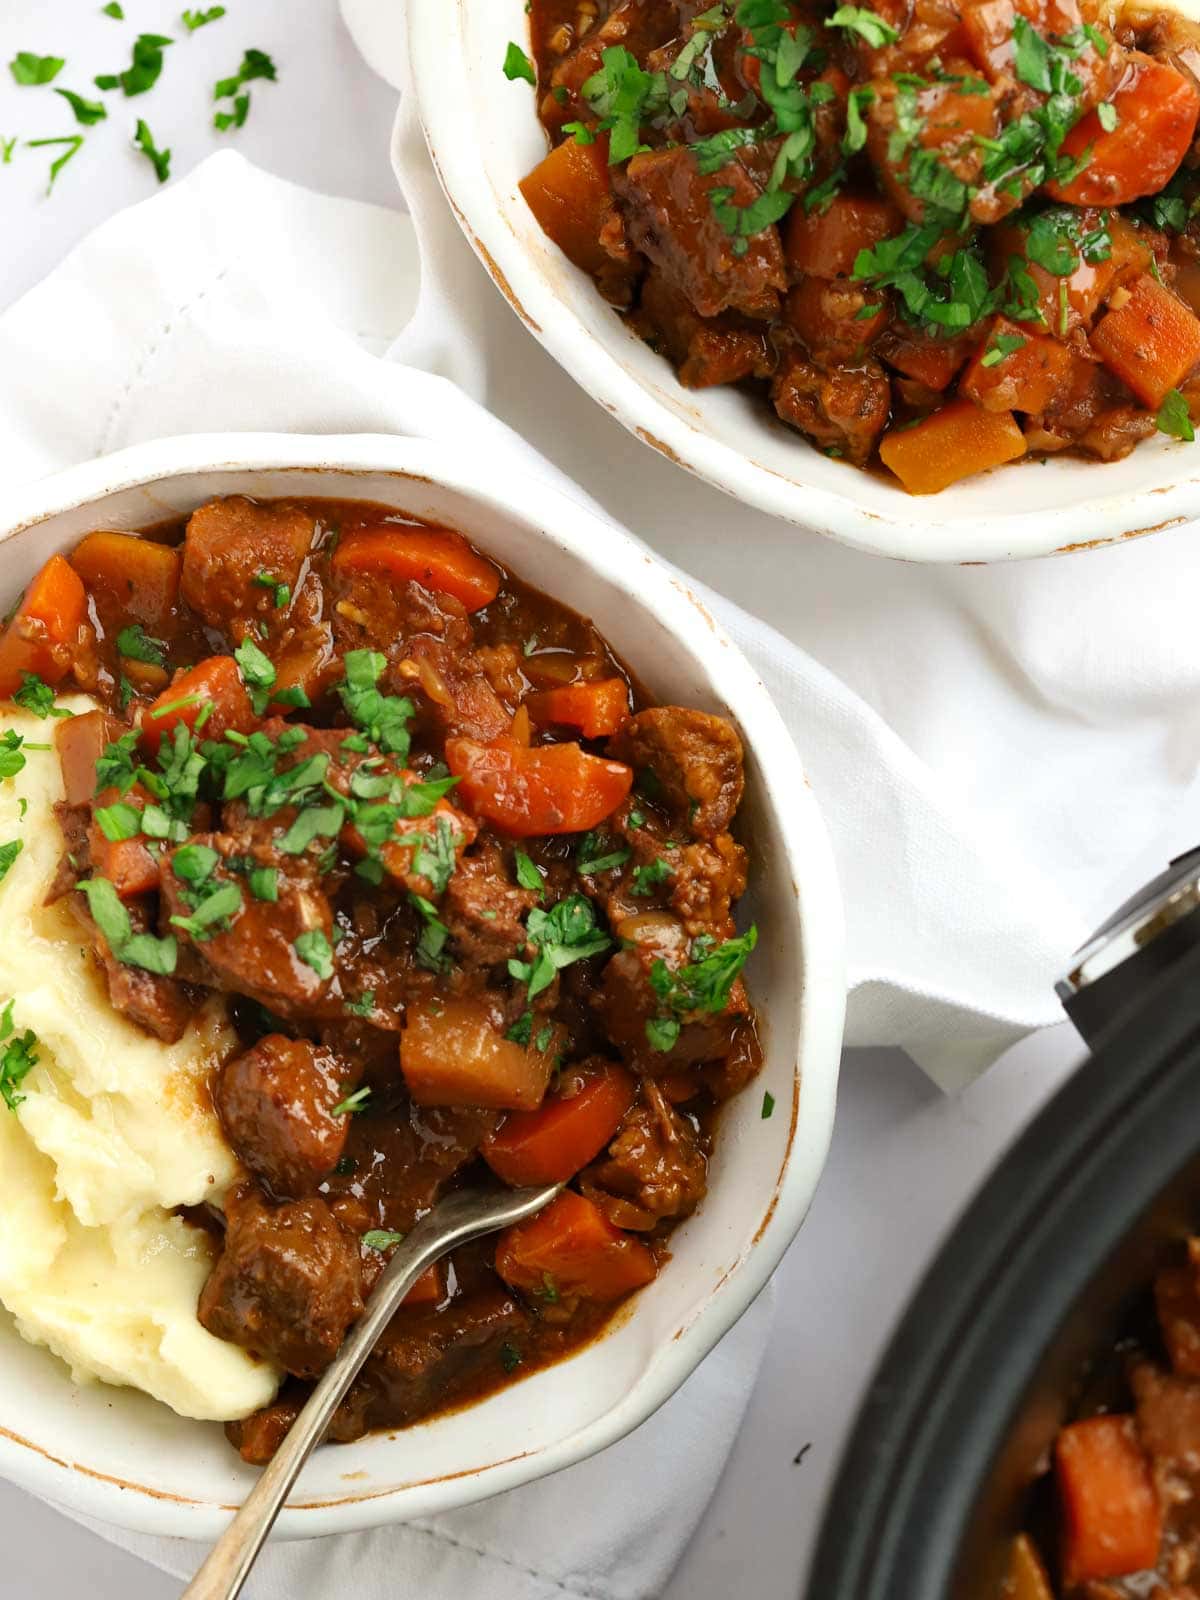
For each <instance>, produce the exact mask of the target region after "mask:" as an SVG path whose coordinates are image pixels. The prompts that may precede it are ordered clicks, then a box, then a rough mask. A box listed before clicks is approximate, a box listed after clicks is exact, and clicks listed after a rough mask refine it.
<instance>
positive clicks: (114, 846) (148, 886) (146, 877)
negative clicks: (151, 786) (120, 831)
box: [88, 769, 161, 900]
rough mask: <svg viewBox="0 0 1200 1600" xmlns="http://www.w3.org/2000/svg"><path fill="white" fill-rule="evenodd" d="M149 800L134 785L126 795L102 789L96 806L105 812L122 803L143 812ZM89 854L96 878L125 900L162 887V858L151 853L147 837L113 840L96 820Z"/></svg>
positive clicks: (137, 786) (92, 824)
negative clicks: (104, 880) (106, 880)
mask: <svg viewBox="0 0 1200 1600" xmlns="http://www.w3.org/2000/svg"><path fill="white" fill-rule="evenodd" d="M93 773H94V769H93ZM149 798H150V797H149V795H148V794H147V793H146V791H145V790H144V789H143V788H141V787H140V785H138V784H135V785H134V786H133V788H132V789H130V790H129V792H128V793H127V794H122V793H121V792H120V790H119V789H105V790H103V791H102V792H101V793H100V794H98V795H97V796H96V806H97V809H103V808H104V807H107V806H113V805H117V804H123V805H128V806H132V807H133V808H134V810H135V811H141V810H142V808H143V807H144V806H145V804H146V801H147V800H148V799H149ZM88 853H89V855H90V856H91V862H92V866H93V868H94V869H95V871H96V875H97V876H98V877H101V878H107V879H108V881H109V882H110V883H111V884H112V886H113V888H114V889H116V891H117V893H118V894H119V895H120V897H121V899H122V900H129V899H131V898H132V897H133V896H135V895H139V894H149V893H150V892H151V890H153V889H157V888H158V886H159V881H160V873H161V867H160V858H159V857H158V856H157V855H155V854H154V853H153V851H151V849H150V847H149V844H148V842H147V840H146V837H145V835H144V834H141V833H138V834H135V835H134V837H133V838H132V839H110V838H109V837H108V835H107V834H106V833H105V832H104V829H103V828H102V827H101V825H100V823H99V822H98V821H93V822H92V823H91V826H90V827H89V829H88Z"/></svg>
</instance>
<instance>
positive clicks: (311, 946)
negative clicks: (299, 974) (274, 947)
mask: <svg viewBox="0 0 1200 1600" xmlns="http://www.w3.org/2000/svg"><path fill="white" fill-rule="evenodd" d="M292 948H293V949H294V950H295V952H296V954H297V955H298V956H299V957H300V959H301V961H303V962H304V965H305V966H306V967H311V968H312V969H313V971H314V972H315V973H316V975H317V977H318V978H320V979H322V981H324V979H326V978H332V977H333V946H332V945H331V944H330V943H329V940H328V939H327V938H326V937H325V935H324V934H323V933H322V932H321V930H320V928H310V929H309V930H308V932H307V933H302V934H301V935H300V936H299V938H298V939H296V941H295V942H294V944H293V946H292Z"/></svg>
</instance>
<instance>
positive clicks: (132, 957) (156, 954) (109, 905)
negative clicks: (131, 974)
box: [79, 878, 177, 977]
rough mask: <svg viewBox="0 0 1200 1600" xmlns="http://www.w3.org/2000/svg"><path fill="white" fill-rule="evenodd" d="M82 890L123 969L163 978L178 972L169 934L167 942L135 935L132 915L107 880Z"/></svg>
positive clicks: (86, 884)
mask: <svg viewBox="0 0 1200 1600" xmlns="http://www.w3.org/2000/svg"><path fill="white" fill-rule="evenodd" d="M79 888H80V889H81V891H82V892H83V894H84V896H85V897H86V899H87V903H88V909H89V910H90V912H91V914H92V921H93V922H94V923H95V924H96V926H97V928H98V929H99V930H100V932H101V934H102V935H103V936H104V939H105V940H106V942H107V944H108V947H109V949H110V950H111V951H112V953H113V955H114V956H116V958H117V960H118V961H120V962H121V963H122V964H123V965H124V966H128V967H141V968H143V970H144V971H146V972H156V973H158V974H159V975H160V976H161V977H167V976H169V975H170V974H171V973H172V972H174V971H175V961H176V956H177V949H176V944H175V940H174V938H173V937H172V936H171V935H170V934H168V935H167V937H166V938H165V939H157V938H155V936H154V935H153V934H152V933H134V931H133V927H132V924H131V923H130V920H129V912H128V911H127V910H126V909H125V907H124V905H122V903H121V897H120V896H119V895H118V894H117V891H116V889H114V887H113V886H112V884H111V883H110V882H109V881H108V879H107V878H88V879H86V880H85V881H84V882H83V883H81V884H80V885H79Z"/></svg>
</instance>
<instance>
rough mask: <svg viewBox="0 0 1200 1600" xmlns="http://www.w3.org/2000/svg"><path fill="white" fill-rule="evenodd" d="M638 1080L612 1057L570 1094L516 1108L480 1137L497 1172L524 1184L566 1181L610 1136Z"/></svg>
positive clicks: (518, 1183)
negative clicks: (532, 1108) (530, 1108)
mask: <svg viewBox="0 0 1200 1600" xmlns="http://www.w3.org/2000/svg"><path fill="white" fill-rule="evenodd" d="M635 1089H636V1086H635V1084H634V1081H633V1079H632V1078H631V1077H630V1075H629V1073H628V1072H626V1071H625V1068H624V1067H619V1066H617V1065H616V1063H615V1062H613V1063H610V1064H608V1065H606V1066H605V1067H604V1068H603V1069H602V1070H600V1071H597V1072H596V1073H595V1074H594V1075H592V1076H589V1077H587V1078H586V1079H585V1080H584V1082H583V1083H582V1085H580V1086H579V1087H578V1089H577V1092H576V1093H575V1094H573V1095H571V1097H570V1098H569V1099H566V1098H564V1097H563V1096H561V1095H552V1096H550V1097H549V1098H548V1099H547V1100H545V1101H543V1103H542V1106H541V1108H540V1109H539V1110H537V1111H515V1112H513V1113H512V1114H511V1115H510V1116H507V1117H505V1119H504V1121H503V1123H502V1124H501V1126H500V1127H499V1128H498V1129H497V1130H496V1132H495V1133H493V1134H489V1136H488V1137H487V1138H486V1139H485V1140H484V1142H483V1147H482V1148H483V1159H484V1160H485V1161H486V1162H487V1164H488V1166H489V1167H491V1169H492V1171H493V1172H494V1173H495V1174H496V1176H497V1177H498V1178H503V1179H504V1181H505V1183H511V1184H513V1185H514V1187H516V1188H520V1187H521V1185H522V1184H537V1183H565V1182H566V1181H567V1179H568V1178H573V1177H574V1176H575V1174H576V1173H577V1172H579V1171H581V1170H582V1169H583V1168H584V1167H586V1166H587V1164H588V1162H589V1161H593V1160H594V1159H595V1158H596V1156H598V1155H599V1154H600V1152H601V1150H603V1149H604V1147H605V1145H607V1144H608V1142H609V1141H610V1140H611V1138H612V1136H613V1134H614V1133H616V1131H617V1128H618V1126H619V1125H620V1122H621V1118H622V1117H623V1116H624V1115H625V1113H626V1112H627V1111H628V1110H629V1107H630V1106H631V1105H632V1104H633V1096H634V1093H635Z"/></svg>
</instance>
